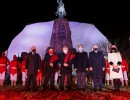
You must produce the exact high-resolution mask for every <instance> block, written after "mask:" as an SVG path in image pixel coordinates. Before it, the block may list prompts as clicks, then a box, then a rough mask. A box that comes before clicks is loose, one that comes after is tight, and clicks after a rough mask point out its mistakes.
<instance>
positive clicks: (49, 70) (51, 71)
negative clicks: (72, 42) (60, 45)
mask: <svg viewBox="0 0 130 100" xmlns="http://www.w3.org/2000/svg"><path fill="white" fill-rule="evenodd" d="M58 60H59V57H58V56H57V55H56V54H55V53H54V50H53V48H51V47H49V48H48V52H47V53H46V55H45V57H44V63H45V68H44V72H43V74H44V84H43V91H44V90H46V89H47V85H48V81H49V80H50V90H55V86H54V78H55V69H56V67H57V64H58Z"/></svg>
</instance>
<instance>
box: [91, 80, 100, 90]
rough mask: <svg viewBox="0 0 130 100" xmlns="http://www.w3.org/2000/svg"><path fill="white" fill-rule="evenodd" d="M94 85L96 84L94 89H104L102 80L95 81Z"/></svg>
mask: <svg viewBox="0 0 130 100" xmlns="http://www.w3.org/2000/svg"><path fill="white" fill-rule="evenodd" d="M93 83H94V89H97V87H98V86H99V89H102V79H100V78H99V79H93Z"/></svg>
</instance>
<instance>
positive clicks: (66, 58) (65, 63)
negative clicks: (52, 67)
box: [59, 46, 75, 90]
mask: <svg viewBox="0 0 130 100" xmlns="http://www.w3.org/2000/svg"><path fill="white" fill-rule="evenodd" d="M74 58H75V55H74V54H73V53H70V52H69V49H68V47H67V46H64V47H63V53H62V54H60V57H59V62H60V64H61V67H60V75H61V84H60V89H61V90H64V86H65V84H64V81H65V80H67V84H66V85H67V86H66V87H67V90H71V76H72V64H73V63H74Z"/></svg>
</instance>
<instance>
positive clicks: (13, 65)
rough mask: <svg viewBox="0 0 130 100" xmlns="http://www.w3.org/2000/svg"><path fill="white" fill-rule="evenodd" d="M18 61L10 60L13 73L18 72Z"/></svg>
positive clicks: (10, 68) (10, 69)
mask: <svg viewBox="0 0 130 100" xmlns="http://www.w3.org/2000/svg"><path fill="white" fill-rule="evenodd" d="M18 66H19V64H18V61H17V60H12V61H11V62H10V66H9V71H10V73H11V74H12V75H14V74H16V73H17V69H18Z"/></svg>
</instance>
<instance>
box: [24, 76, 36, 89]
mask: <svg viewBox="0 0 130 100" xmlns="http://www.w3.org/2000/svg"><path fill="white" fill-rule="evenodd" d="M36 77H37V75H36V74H28V75H27V80H26V87H27V88H28V89H29V88H30V85H31V83H32V89H33V90H35V89H36Z"/></svg>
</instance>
